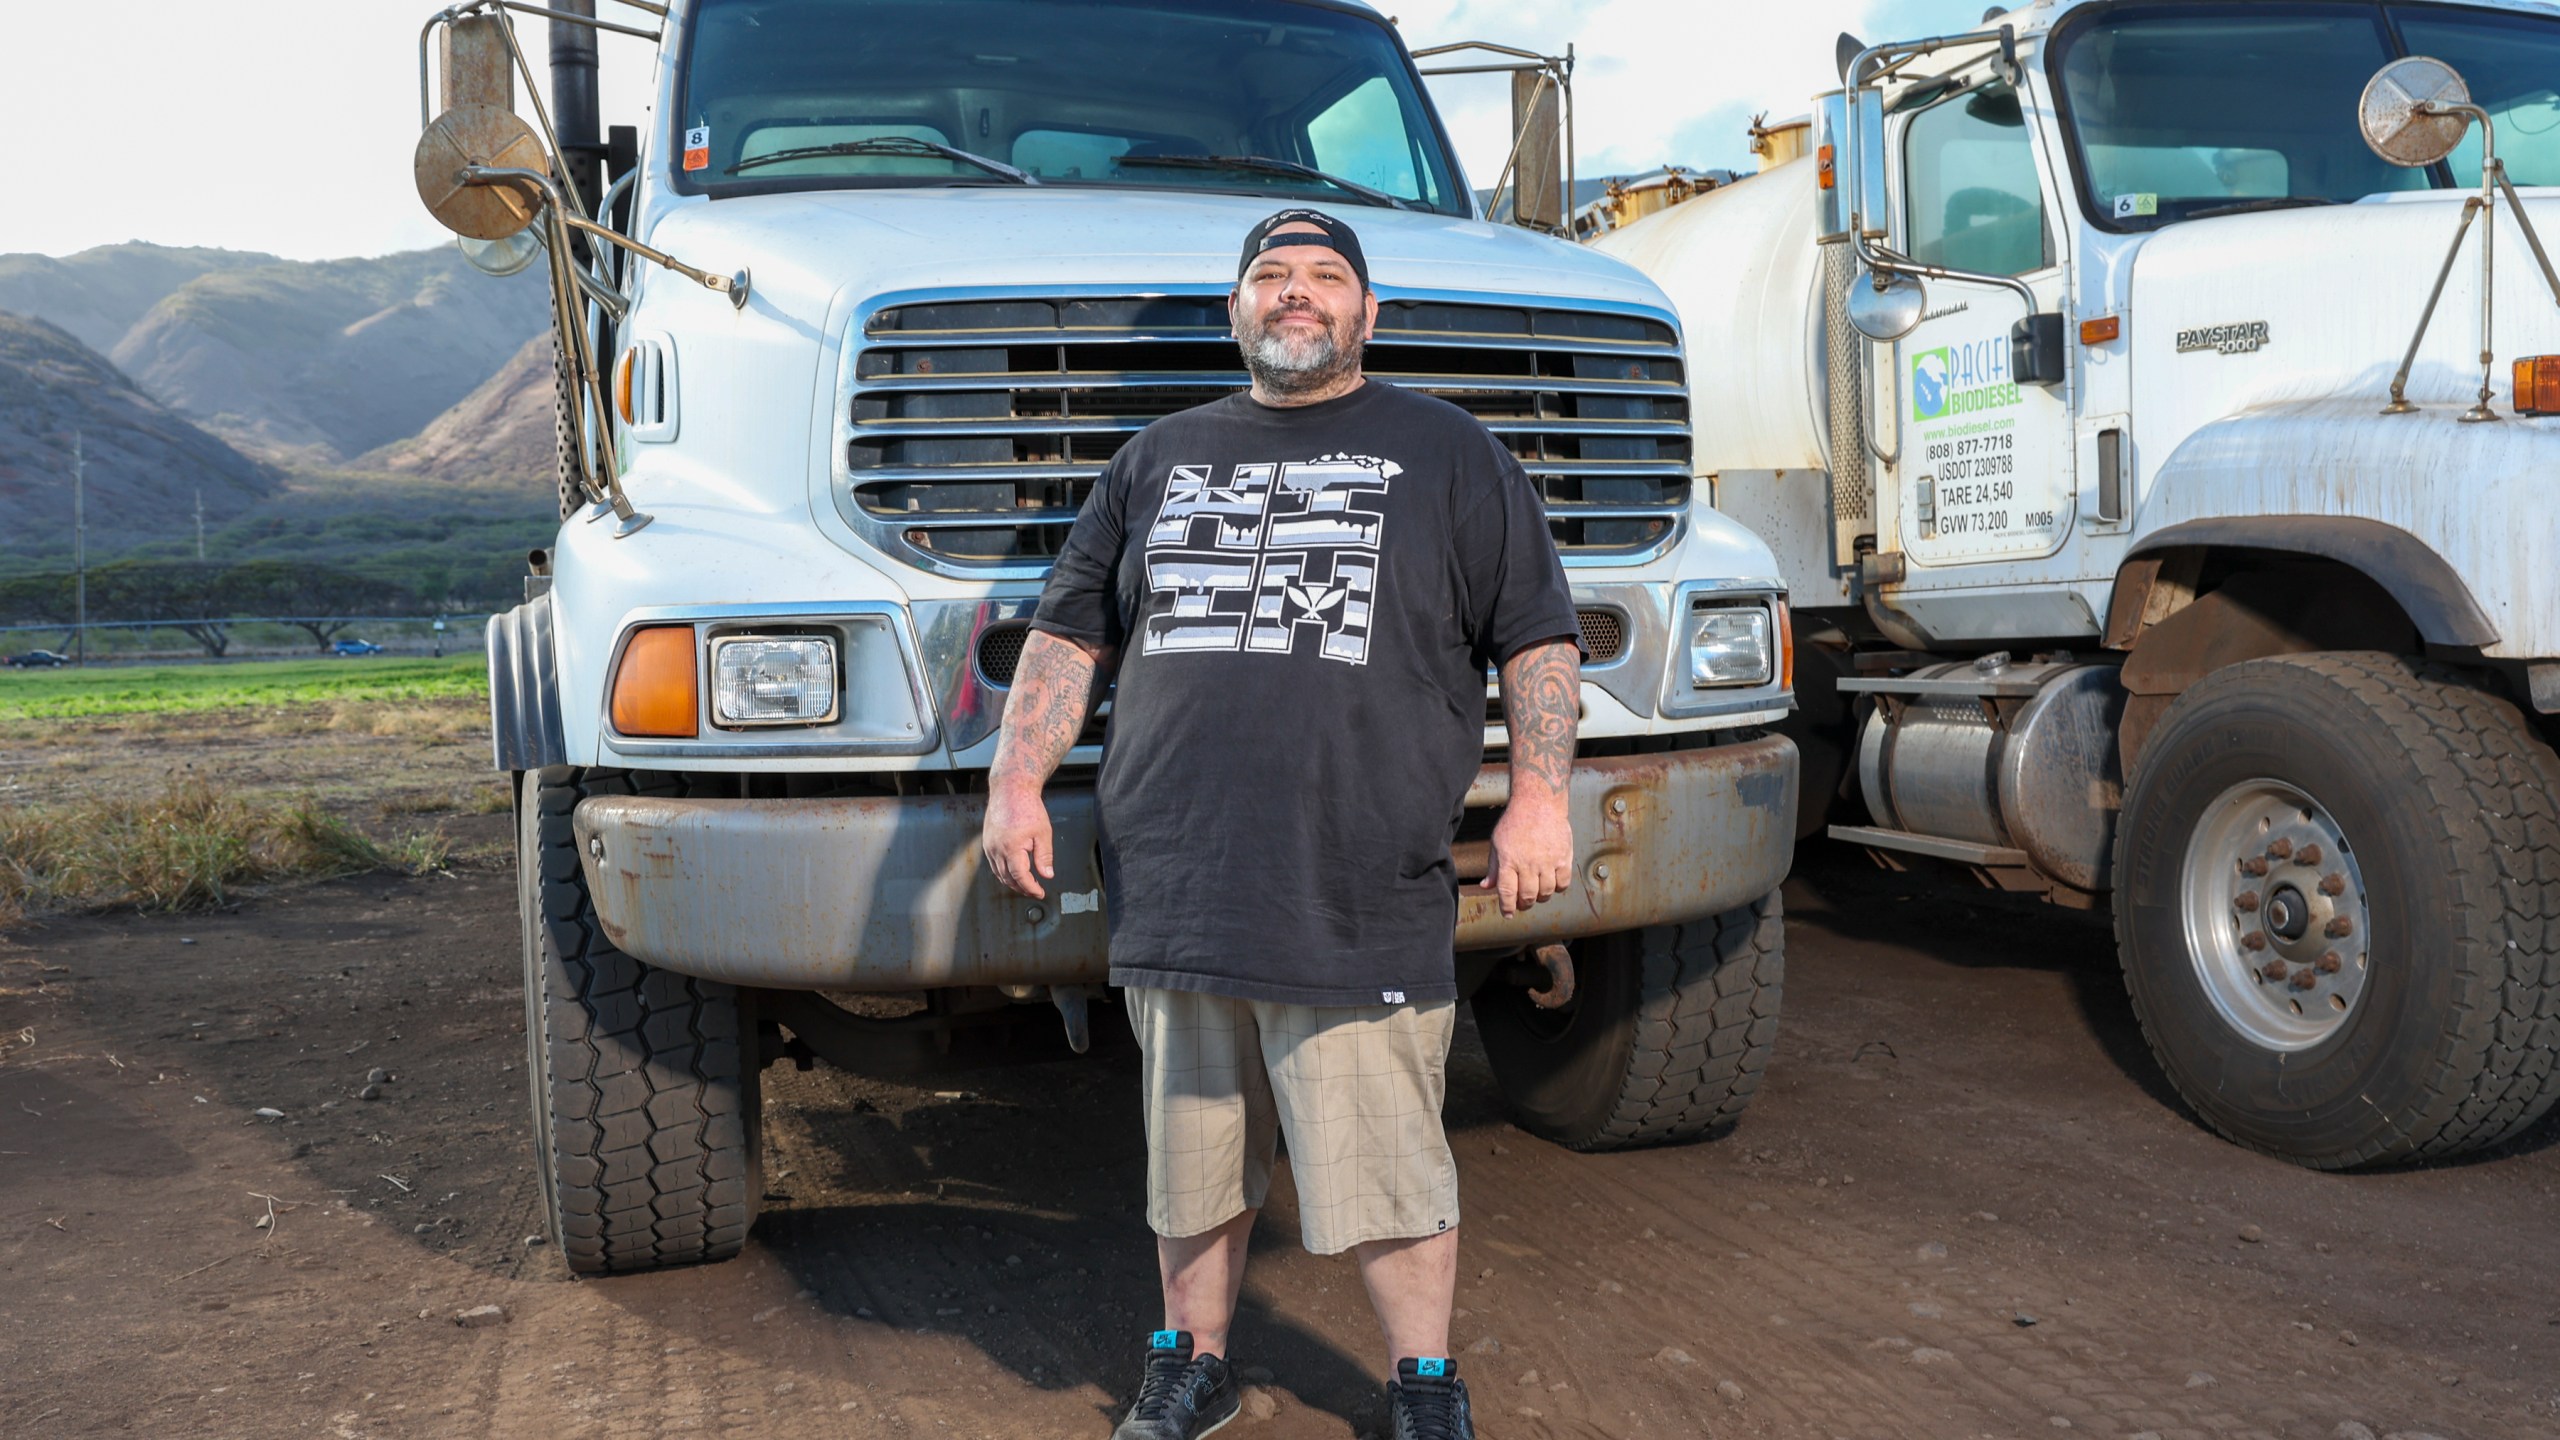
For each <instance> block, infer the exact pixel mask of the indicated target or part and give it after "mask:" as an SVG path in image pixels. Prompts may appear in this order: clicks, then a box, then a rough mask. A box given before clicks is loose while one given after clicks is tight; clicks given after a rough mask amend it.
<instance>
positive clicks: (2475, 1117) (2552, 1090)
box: [2116, 651, 2560, 1170]
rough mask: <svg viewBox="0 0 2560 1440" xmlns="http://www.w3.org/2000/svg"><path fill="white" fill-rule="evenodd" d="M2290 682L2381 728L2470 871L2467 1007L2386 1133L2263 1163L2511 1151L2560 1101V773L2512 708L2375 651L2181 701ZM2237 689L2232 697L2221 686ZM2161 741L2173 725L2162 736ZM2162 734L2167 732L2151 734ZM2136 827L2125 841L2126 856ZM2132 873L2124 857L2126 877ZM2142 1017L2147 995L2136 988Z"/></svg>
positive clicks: (2120, 868) (2121, 915) (2464, 870)
mask: <svg viewBox="0 0 2560 1440" xmlns="http://www.w3.org/2000/svg"><path fill="white" fill-rule="evenodd" d="M2277 665H2281V666H2288V667H2291V668H2293V669H2294V670H2296V671H2298V672H2301V674H2302V675H2304V676H2305V677H2308V678H2311V679H2312V680H2313V681H2314V682H2315V683H2325V684H2326V685H2328V686H2330V687H2332V688H2333V689H2334V690H2335V691H2336V692H2337V695H2338V698H2339V699H2340V700H2341V701H2343V702H2345V703H2348V704H2351V705H2354V706H2357V707H2360V708H2362V709H2364V710H2366V711H2367V712H2369V713H2370V714H2372V715H2373V716H2374V717H2375V718H2376V719H2377V720H2378V721H2379V722H2380V723H2381V724H2382V725H2383V726H2384V727H2385V728H2386V729H2387V730H2388V731H2389V733H2390V734H2391V735H2392V737H2393V738H2394V739H2395V740H2397V741H2398V742H2399V744H2400V745H2401V747H2402V748H2403V750H2404V751H2405V752H2406V753H2407V755H2408V758H2409V762H2410V764H2411V765H2412V766H2413V767H2414V768H2415V771H2416V777H2417V780H2418V782H2419V785H2420V787H2421V789H2422V790H2423V792H2424V798H2423V805H2422V808H2423V809H2424V811H2425V813H2426V814H2427V815H2428V817H2429V818H2430V820H2431V821H2432V822H2433V824H2434V826H2435V828H2436V832H2437V833H2438V834H2440V835H2441V836H2442V837H2443V838H2444V839H2446V840H2447V841H2449V842H2450V843H2451V844H2452V846H2453V847H2454V848H2455V850H2456V851H2457V852H2458V853H2459V854H2461V855H2463V856H2465V857H2466V858H2468V859H2470V860H2471V861H2472V862H2473V863H2469V864H2466V865H2464V866H2461V867H2460V868H2458V869H2456V870H2455V871H2454V873H2453V874H2452V876H2451V877H2450V878H2451V881H2452V884H2453V886H2454V887H2455V890H2456V893H2457V894H2458V895H2459V896H2460V899H2459V901H2458V902H2457V903H2456V904H2454V905H2453V906H2451V907H2450V909H2449V910H2448V912H2447V914H2446V917H2445V919H2446V928H2447V932H2448V936H2449V938H2450V940H2451V941H2452V945H2453V950H2454V955H2453V959H2452V963H2453V964H2454V965H2455V967H2456V993H2457V996H2458V997H2459V998H2457V999H2456V1000H2455V1002H2454V1004H2453V1006H2452V1014H2451V1015H2450V1016H2449V1017H2448V1019H2447V1024H2446V1026H2445V1029H2444V1032H2443V1039H2442V1042H2441V1044H2440V1045H2439V1047H2438V1050H2437V1053H2436V1056H2435V1059H2434V1064H2433V1067H2432V1069H2433V1077H2432V1079H2431V1081H2430V1083H2428V1085H2427V1086H2426V1088H2425V1095H2424V1098H2423V1099H2421V1100H2420V1101H2419V1102H2418V1103H2417V1104H2415V1105H2413V1106H2408V1107H2404V1108H2403V1109H2402V1111H2401V1112H2400V1113H2399V1114H2395V1115H2384V1116H2382V1117H2381V1119H2382V1122H2383V1123H2382V1124H2381V1125H2380V1127H2379V1129H2380V1131H2381V1133H2378V1134H2375V1135H2373V1136H2372V1137H2371V1138H2370V1139H2368V1140H2366V1141H2364V1142H2363V1143H2361V1144H2359V1145H2357V1146H2355V1147H2353V1148H2351V1149H2349V1150H2346V1151H2343V1152H2341V1153H2337V1154H2331V1155H2317V1156H2305V1155H2296V1154H2281V1153H2280V1152H2276V1151H2273V1150H2270V1149H2268V1148H2267V1147H2266V1146H2263V1145H2258V1144H2255V1143H2253V1142H2251V1141H2250V1140H2248V1139H2246V1138H2245V1137H2241V1136H2237V1135H2230V1134H2229V1132H2228V1131H2227V1130H2226V1131H2224V1133H2225V1134H2226V1135H2227V1136H2229V1138H2231V1139H2233V1140H2234V1141H2236V1142H2237V1143H2239V1144H2242V1145H2245V1146H2248V1147H2249V1148H2251V1149H2255V1150H2259V1151H2261V1152H2262V1153H2268V1154H2278V1155H2279V1158H2282V1159H2287V1160H2291V1161H2294V1162H2295V1163H2297V1164H2304V1165H2308V1166H2311V1167H2313V1168H2316V1169H2324V1170H2347V1169H2358V1168H2363V1167H2367V1166H2374V1165H2388V1164H2402V1163H2408V1162H2411V1161H2422V1160H2438V1159H2447V1158H2450V1157H2453V1156H2457V1155H2463V1154H2469V1153H2471V1152H2474V1151H2478V1150H2482V1149H2486V1148H2489V1147H2492V1146H2495V1145H2498V1144H2501V1143H2503V1142H2505V1141H2507V1140H2511V1139H2513V1138H2515V1136H2517V1135H2518V1134H2521V1133H2522V1132H2523V1131H2525V1130H2526V1129H2528V1128H2530V1127H2531V1126H2532V1125H2533V1124H2534V1122H2536V1121H2537V1120H2540V1119H2541V1118H2542V1117H2543V1115H2544V1114H2545V1113H2547V1112H2548V1111H2549V1110H2550V1109H2551V1108H2552V1105H2553V1103H2554V1102H2555V1101H2560V953H2555V942H2560V933H2555V926H2554V924H2553V920H2554V917H2560V812H2555V800H2560V757H2555V756H2554V754H2553V753H2552V750H2551V747H2550V746H2549V745H2547V744H2545V743H2544V742H2543V741H2542V739H2541V737H2540V736H2538V735H2537V734H2535V733H2534V731H2533V730H2532V729H2531V728H2530V726H2529V725H2528V724H2527V723H2526V721H2525V719H2524V717H2523V716H2522V714H2521V713H2520V712H2518V711H2517V710H2516V708H2515V706H2514V705H2512V704H2510V703H2509V702H2508V701H2506V700H2505V699H2503V698H2501V697H2499V696H2498V695H2495V694H2493V693H2491V692H2489V691H2487V690H2484V689H2482V688H2481V687H2480V686H2479V684H2478V683H2477V682H2476V681H2475V680H2474V679H2472V678H2471V677H2470V676H2469V675H2467V674H2465V673H2464V672H2462V671H2460V670H2457V669H2454V668H2453V667H2450V666H2446V665H2440V664H2435V663H2431V662H2427V661H2419V660H2411V659H2408V658H2405V657H2402V656H2396V655H2388V654H2383V653H2381V652H2368V651H2324V652H2319V653H2314V654H2306V655H2288V656H2280V657H2276V658H2274V659H2269V660H2260V661H2252V662H2249V663H2248V664H2245V665H2239V666H2234V667H2232V668H2231V669H2230V670H2226V671H2220V672H2217V673H2216V674H2214V675H2209V676H2207V677H2206V678H2205V679H2204V680H2202V681H2200V682H2198V683H2197V685H2196V686H2194V687H2193V688H2191V689H2189V690H2188V691H2187V695H2186V696H2184V697H2181V701H2180V703H2181V704H2183V703H2185V700H2186V699H2187V698H2188V697H2195V696H2198V695H2200V694H2202V695H2204V696H2205V697H2207V698H2210V695H2211V693H2212V691H2211V689H2210V688H2209V687H2215V686H2216V685H2217V682H2225V677H2230V676H2238V675H2241V674H2242V672H2247V671H2251V670H2255V669H2257V668H2258V667H2261V666H2277ZM2225 683H2238V682H2225ZM2166 727H2167V722H2166V721H2165V720H2164V722H2163V726H2162V728H2163V729H2165V728H2166ZM2155 733H2157V732H2155ZM2130 831H2131V827H2130V826H2127V827H2122V828H2120V829H2119V831H2118V835H2119V837H2120V838H2119V844H2120V845H2121V844H2123V843H2125V842H2124V840H2123V838H2122V837H2124V836H2127V835H2129V834H2130ZM2128 858H2129V857H2127V856H2125V855H2123V854H2119V855H2118V856H2117V857H2116V867H2117V868H2116V873H2117V874H2118V875H2124V874H2126V873H2128V872H2127V870H2126V869H2125V865H2126V862H2127V859H2128ZM2129 929H2130V907H2127V906H2118V907H2117V910H2116V939H2117V946H2118V949H2119V951H2120V952H2121V953H2124V954H2126V955H2127V956H2130V955H2131V953H2132V950H2131V944H2132V939H2131V935H2130V933H2129ZM2130 978H2131V977H2130V975H2128V989H2129V990H2130V991H2131V993H2132V994H2133V997H2134V1003H2135V1008H2136V1010H2137V1012H2139V1011H2140V1009H2141V1008H2142V995H2141V992H2140V990H2139V989H2138V988H2135V987H2133V986H2131V984H2130ZM2153 1033H2154V1031H2153V1027H2152V1025H2151V1024H2150V1022H2149V1020H2148V1018H2147V1017H2146V1018H2145V1020H2144V1024H2143V1034H2144V1039H2145V1043H2146V1044H2149V1045H2150V1046H2151V1049H2152V1054H2153V1058H2154V1059H2155V1060H2158V1061H2160V1062H2161V1068H2162V1069H2163V1071H2164V1072H2166V1073H2167V1074H2168V1076H2169V1079H2170V1083H2171V1084H2172V1085H2173V1086H2178V1088H2179V1089H2180V1093H2181V1095H2182V1097H2183V1098H2184V1099H2185V1100H2186V1101H2187V1103H2188V1104H2189V1106H2190V1107H2191V1108H2193V1109H2195V1110H2196V1111H2197V1113H2199V1114H2202V1115H2207V1116H2210V1115H2211V1113H2212V1112H2211V1110H2210V1109H2209V1108H2208V1107H2207V1106H2205V1105H2203V1104H2199V1103H2198V1097H2197V1096H2194V1095H2190V1094H2186V1093H2185V1087H2184V1086H2183V1085H2182V1084H2181V1082H2180V1080H2179V1072H2178V1071H2177V1070H2176V1069H2175V1068H2174V1067H2172V1066H2171V1065H2170V1064H2169V1063H2168V1060H2167V1057H2165V1056H2163V1055H2161V1054H2160V1050H2159V1044H2158V1042H2157V1040H2156V1039H2154V1038H2152V1037H2153Z"/></svg>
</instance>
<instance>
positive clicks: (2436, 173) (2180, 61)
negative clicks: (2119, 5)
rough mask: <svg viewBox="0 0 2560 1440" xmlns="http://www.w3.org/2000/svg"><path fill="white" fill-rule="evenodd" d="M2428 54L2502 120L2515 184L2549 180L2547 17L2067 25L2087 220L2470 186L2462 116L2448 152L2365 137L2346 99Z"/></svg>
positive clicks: (2470, 155) (2554, 101) (2328, 6)
mask: <svg viewBox="0 0 2560 1440" xmlns="http://www.w3.org/2000/svg"><path fill="white" fill-rule="evenodd" d="M2410 54H2417V55H2432V56H2435V57H2436V58H2438V59H2440V60H2444V61H2446V62H2447V63H2449V64H2451V65H2452V66H2453V67H2454V68H2455V69H2456V70H2458V71H2460V72H2461V73H2462V76H2463V78H2464V79H2465V80H2467V81H2468V82H2469V83H2470V86H2471V95H2472V100H2473V102H2474V103H2476V104H2478V105H2480V106H2481V107H2482V108H2483V109H2485V110H2487V111H2488V112H2489V113H2490V115H2491V116H2492V117H2493V118H2494V119H2495V121H2496V122H2497V134H2498V153H2499V155H2500V157H2501V158H2503V159H2504V160H2505V161H2506V164H2507V173H2508V175H2509V177H2510V178H2511V179H2513V180H2514V181H2515V183H2517V184H2518V185H2560V95H2556V94H2555V92H2554V86H2555V84H2560V19H2555V18H2552V17H2549V16H2535V15H2523V14H2517V13H2514V12H2500V11H2492V10H2479V9H2472V8H2468V7H2459V6H2449V5H2407V4H2402V5H2382V4H2343V3H2335V4H2332V3H2310V4H2301V3H2266V0H2259V3H2236V4H2234V3H2215V4H2194V5H2161V6H2143V7H2139V8H2136V7H2126V8H2123V9H2117V10H2110V11H2105V12H2101V13H2100V14H2098V15H2097V16H2096V17H2094V18H2092V19H2091V20H2089V21H2087V22H2085V23H2083V24H2081V25H2078V26H2073V27H2069V28H2067V29H2065V31H2064V32H2063V33H2062V34H2061V35H2060V37H2059V38H2058V39H2057V40H2056V41H2055V52H2054V56H2053V61H2052V66H2053V73H2054V74H2055V76H2056V77H2057V78H2058V79H2059V81H2060V85H2061V96H2062V106H2061V109H2062V114H2063V117H2064V123H2065V127H2066V129H2067V130H2068V132H2069V135H2070V139H2071V144H2072V146H2073V148H2074V150H2075V151H2076V152H2077V157H2078V161H2079V164H2078V167H2077V168H2078V170H2079V176H2080V182H2081V186H2082V198H2083V200H2084V201H2085V202H2086V204H2087V205H2088V206H2089V209H2090V213H2091V217H2092V218H2093V219H2094V220H2095V221H2096V222H2097V223H2099V224H2101V225H2105V226H2109V227H2111V228H2115V229H2120V230H2148V229H2153V228H2156V227H2158V226H2161V225H2165V224H2169V223H2171V222H2174V221H2178V220H2187V219H2194V218H2198V217H2200V216H2204V215H2210V214H2226V213H2230V212H2232V211H2235V210H2241V209H2262V208H2272V207H2275V206H2280V205H2288V204H2313V205H2316V204H2322V203H2337V204H2344V203H2346V202H2348V201H2352V200H2358V199H2361V198H2363V197H2364V196H2367V195H2372V194H2377V193H2380V192H2383V191H2388V190H2423V189H2427V188H2429V187H2439V188H2441V187H2447V186H2460V185H2477V184H2478V183H2479V181H2480V140H2479V132H2478V130H2477V128H2476V127H2475V128H2474V130H2473V132H2472V135H2471V137H2470V138H2469V139H2467V140H2465V141H2464V142H2463V148H2461V149H2459V150H2457V151H2455V152H2454V154H2453V155H2452V157H2451V158H2450V159H2449V160H2448V161H2447V162H2446V163H2444V164H2441V165H2435V166H2429V167H2427V168H2424V169H2416V170H2404V169H2401V168H2400V167H2398V166H2395V165H2392V164H2389V163H2388V162H2386V161H2384V160H2383V159H2382V158H2381V157H2380V156H2378V155H2375V154H2374V153H2373V152H2372V151H2371V150H2369V149H2367V148H2366V146H2365V143H2364V139H2363V137H2362V136H2361V135H2360V134H2359V133H2358V132H2357V129H2356V102H2357V98H2358V97H2359V96H2361V95H2362V94H2363V93H2364V86H2365V82H2366V81H2368V80H2370V79H2372V78H2373V72H2374V71H2376V70H2379V69H2381V68H2382V67H2383V66H2384V65H2386V64H2388V63H2389V62H2391V61H2392V60H2394V59H2397V58H2399V57H2400V56H2402V55H2410Z"/></svg>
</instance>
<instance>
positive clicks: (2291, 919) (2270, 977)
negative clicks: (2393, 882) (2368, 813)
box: [2180, 780, 2372, 1051]
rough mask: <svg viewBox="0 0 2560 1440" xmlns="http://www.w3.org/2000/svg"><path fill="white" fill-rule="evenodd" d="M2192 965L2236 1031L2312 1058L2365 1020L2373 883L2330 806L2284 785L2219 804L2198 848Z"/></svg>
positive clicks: (2187, 889) (2239, 792) (2189, 915)
mask: <svg viewBox="0 0 2560 1440" xmlns="http://www.w3.org/2000/svg"><path fill="white" fill-rule="evenodd" d="M2180 889H2181V895H2180V901H2181V909H2182V910H2183V911H2184V915H2183V917H2182V918H2183V919H2184V921H2185V926H2186V934H2187V958H2188V959H2189V960H2190V961H2192V962H2193V963H2194V965H2195V969H2196V978H2197V980H2198V981H2199V982H2200V983H2201V984H2202V985H2203V987H2204V993H2205V994H2206V995H2207V996H2209V997H2210V998H2211V999H2212V1001H2213V1006H2214V1009H2215V1010H2217V1011H2219V1012H2220V1013H2221V1015H2222V1019H2223V1021H2224V1023H2226V1024H2228V1025H2229V1026H2231V1028H2232V1029H2234V1030H2237V1031H2239V1032H2240V1033H2241V1034H2242V1035H2243V1036H2245V1037H2247V1038H2248V1040H2249V1041H2250V1042H2251V1043H2253V1044H2256V1045H2259V1046H2263V1047H2264V1048H2266V1049H2269V1050H2287V1051H2290V1050H2307V1049H2309V1048H2311V1047H2312V1046H2314V1045H2318V1044H2320V1043H2321V1042H2322V1041H2324V1040H2327V1039H2328V1038H2329V1037H2330V1036H2332V1035H2334V1034H2336V1033H2337V1032H2338V1030H2339V1028H2340V1027H2341V1026H2343V1025H2345V1024H2346V1022H2347V1019H2348V1017H2350V1016H2352V1015H2354V1014H2355V1011H2356V1004H2357V1002H2358V1001H2359V1000H2360V999H2362V998H2363V995H2364V990H2365V984H2366V981H2367V978H2368V976H2369V973H2370V969H2369V965H2368V960H2369V951H2368V949H2367V946H2368V941H2369V937H2370V935H2371V933H2372V926H2371V924H2370V920H2371V916H2370V914H2369V912H2368V909H2367V904H2366V898H2365V887H2364V875H2363V872H2362V870H2361V869H2360V868H2359V867H2358V864H2357V861H2356V854H2355V850H2354V848H2353V847H2352V846H2351V845H2349V844H2348V842H2347V836H2346V833H2345V832H2344V831H2343V830H2342V829H2340V828H2339V825H2338V822H2337V820H2336V819H2335V818H2333V817H2332V816H2331V815H2330V814H2329V811H2328V809H2327V807H2325V806H2323V805H2321V804H2320V802H2319V801H2317V800H2314V799H2313V798H2311V797H2310V796H2309V795H2307V794H2304V793H2303V792H2302V791H2300V790H2298V789H2296V788H2294V787H2293V786H2291V785H2287V784H2285V783H2284V782H2283V781H2280V780H2249V781H2244V782H2242V783H2241V784H2238V785H2234V786H2232V787H2231V788H2230V789H2228V790H2225V791H2223V792H2222V794H2220V795H2219V796H2216V797H2215V798H2214V801H2213V803H2212V804H2210V805H2207V806H2206V807H2205V809H2204V814H2203V816H2202V817H2201V818H2200V819H2198V820H2197V821H2196V828H2195V834H2194V835H2193V837H2191V838H2190V840H2189V841H2188V844H2187V855H2186V864H2185V867H2184V873H2183V879H2182V883H2181V886H2180Z"/></svg>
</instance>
